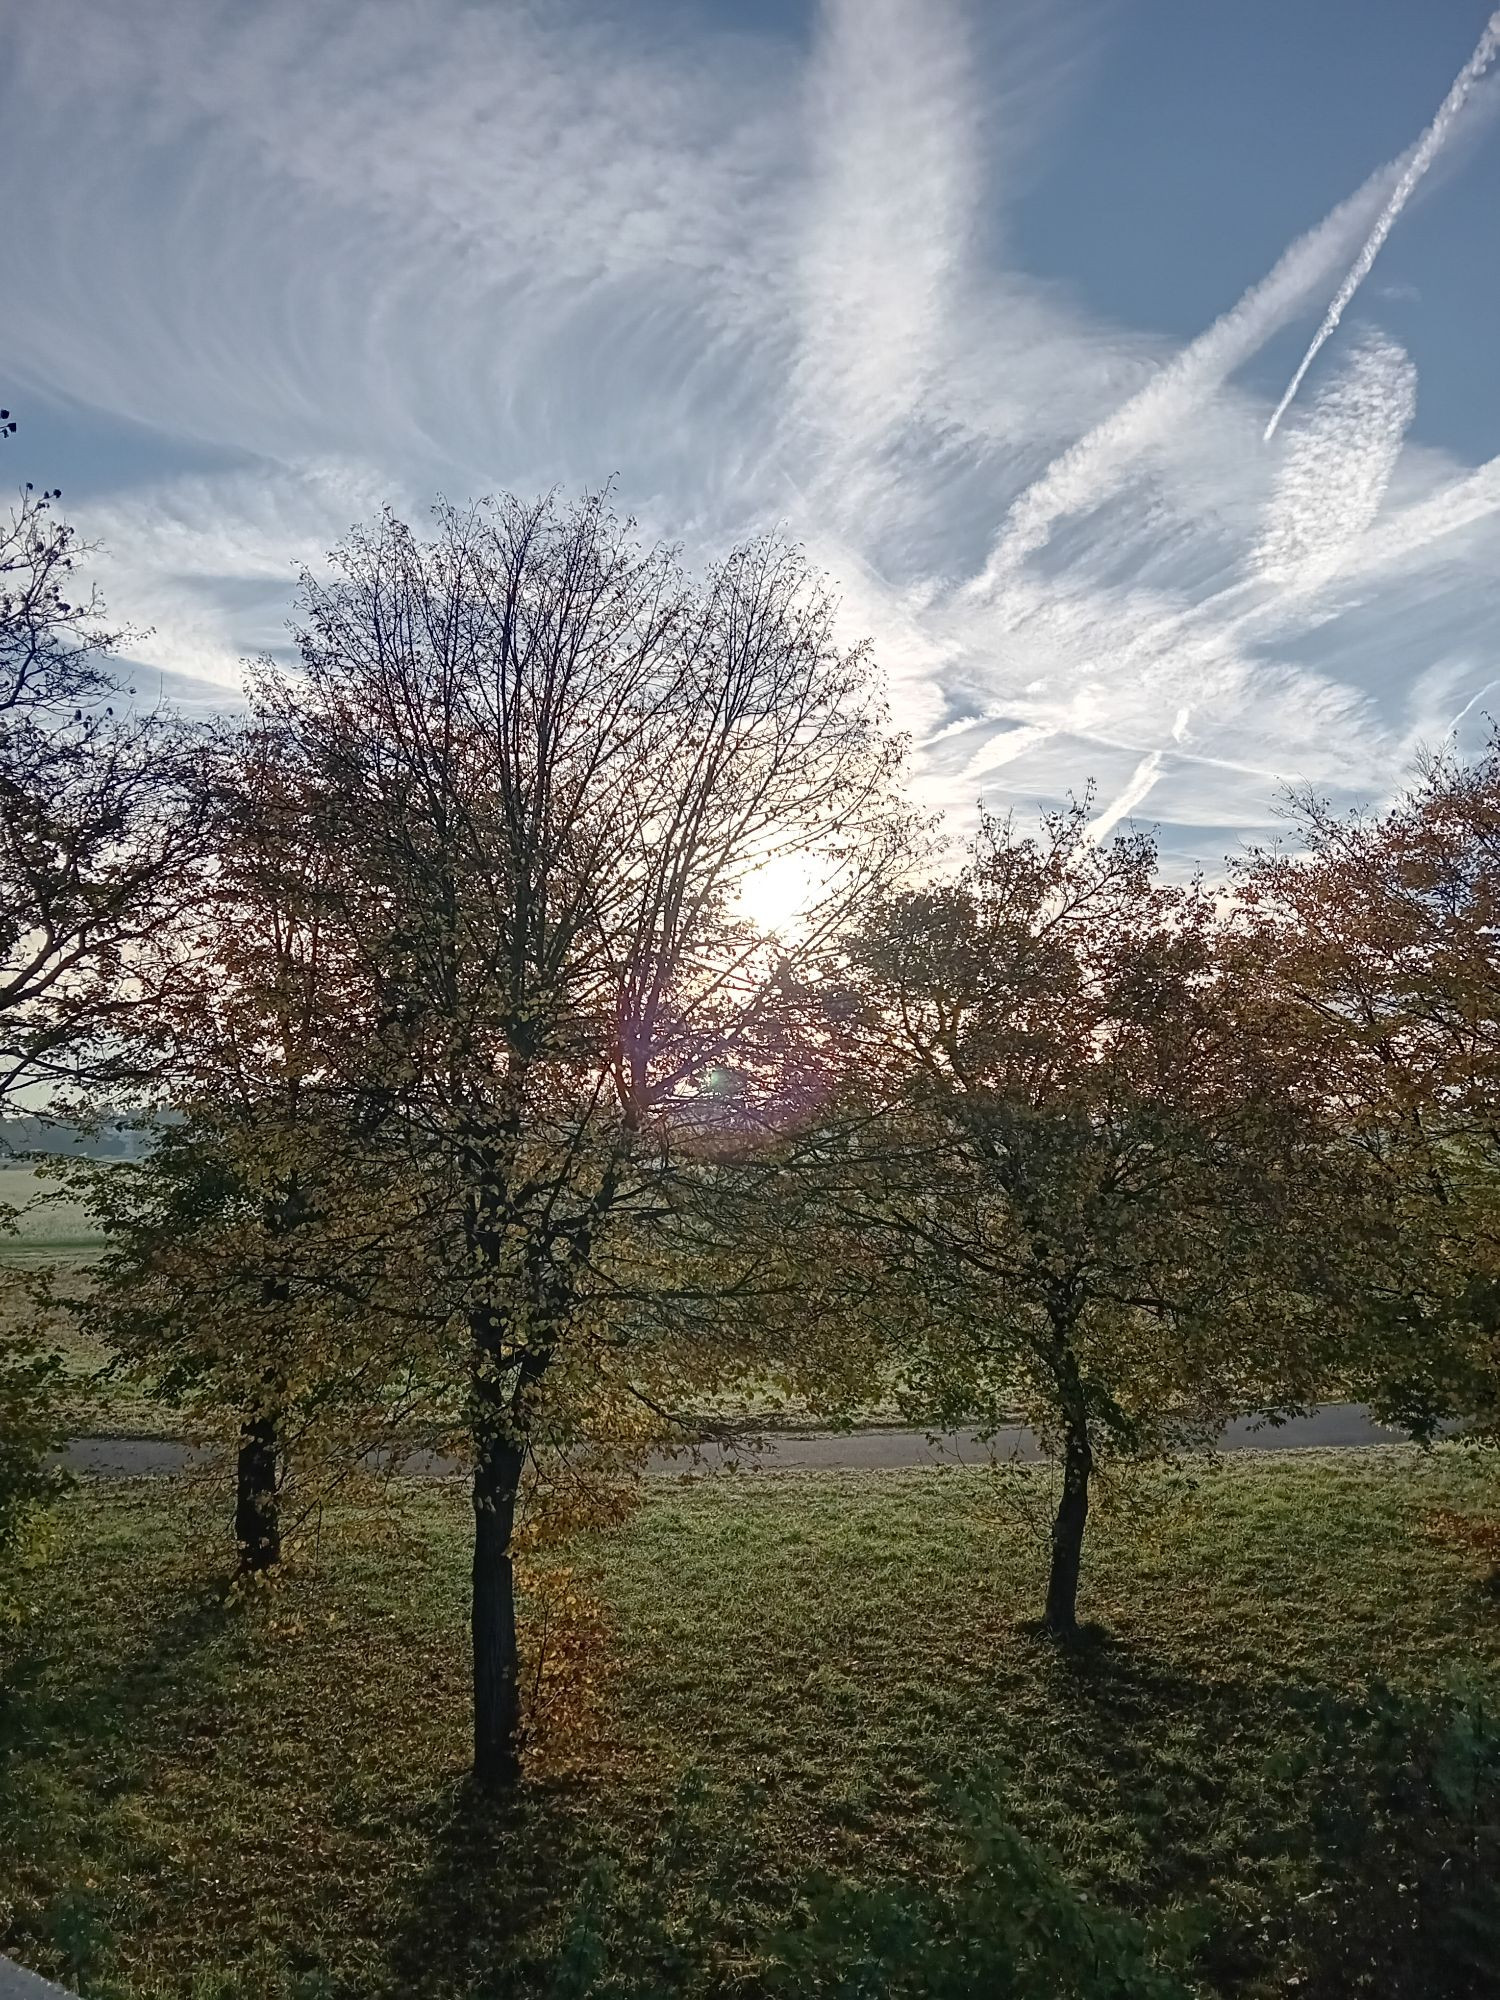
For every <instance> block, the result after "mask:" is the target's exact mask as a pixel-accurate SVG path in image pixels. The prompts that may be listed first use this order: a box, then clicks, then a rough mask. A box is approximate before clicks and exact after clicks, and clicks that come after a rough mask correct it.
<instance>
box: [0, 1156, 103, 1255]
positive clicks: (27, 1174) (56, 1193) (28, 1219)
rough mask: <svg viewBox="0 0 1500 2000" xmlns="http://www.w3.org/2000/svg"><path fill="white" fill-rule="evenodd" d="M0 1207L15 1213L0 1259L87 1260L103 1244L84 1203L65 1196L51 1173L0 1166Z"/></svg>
mask: <svg viewBox="0 0 1500 2000" xmlns="http://www.w3.org/2000/svg"><path fill="white" fill-rule="evenodd" d="M0 1205H3V1206H4V1207H6V1208H10V1209H14V1210H16V1211H17V1214H16V1221H15V1227H14V1229H13V1230H11V1231H8V1232H7V1233H6V1234H5V1235H4V1236H0V1255H4V1256H6V1257H16V1256H21V1257H36V1256H45V1255H60V1254H63V1253H71V1254H72V1255H74V1256H83V1257H86V1256H89V1255H92V1254H93V1253H94V1252H96V1251H97V1250H98V1249H99V1246H100V1245H101V1244H102V1243H103V1241H104V1238H103V1235H102V1234H101V1232H100V1230H99V1227H98V1225H97V1223H96V1222H95V1221H94V1219H93V1217H92V1216H91V1215H90V1214H89V1212H88V1210H87V1209H86V1208H85V1207H84V1205H83V1203H82V1202H80V1201H77V1200H75V1199H74V1198H73V1197H72V1196H71V1195H68V1194H67V1193H65V1192H64V1191H63V1189H62V1188H61V1187H60V1185H59V1183H58V1182H57V1180H56V1179H54V1178H53V1176H52V1174H51V1173H50V1171H43V1172H42V1173H38V1172H37V1170H36V1168H35V1167H23V1166H0Z"/></svg>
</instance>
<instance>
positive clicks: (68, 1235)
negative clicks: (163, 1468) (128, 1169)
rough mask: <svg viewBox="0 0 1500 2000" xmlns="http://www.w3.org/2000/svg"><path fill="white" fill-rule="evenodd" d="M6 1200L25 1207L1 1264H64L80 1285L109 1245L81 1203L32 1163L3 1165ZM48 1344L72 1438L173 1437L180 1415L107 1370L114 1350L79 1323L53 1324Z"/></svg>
mask: <svg viewBox="0 0 1500 2000" xmlns="http://www.w3.org/2000/svg"><path fill="white" fill-rule="evenodd" d="M0 1203H3V1204H5V1205H6V1206H7V1207H9V1208H14V1209H16V1210H18V1211H20V1212H19V1214H18V1216H17V1219H16V1226H15V1228H14V1230H9V1231H6V1232H4V1233H3V1234H0V1267H4V1266H5V1265H9V1266H11V1267H12V1268H15V1267H18V1266H19V1267H21V1268H23V1269H34V1268H35V1267H36V1266H38V1265H41V1264H53V1265H56V1266H58V1267H59V1268H60V1269H61V1270H62V1271H63V1272H64V1273H66V1274H67V1277H68V1279H69V1281H70V1283H72V1284H74V1285H76V1284H77V1281H78V1279H79V1277H80V1276H81V1275H82V1274H83V1273H85V1272H87V1270H88V1267H89V1264H90V1263H91V1262H92V1260H93V1259H94V1258H95V1257H96V1256H97V1255H98V1253H99V1250H100V1249H101V1247H102V1245H103V1243H104V1236H103V1233H102V1232H101V1231H100V1229H99V1227H98V1225H97V1224H96V1223H95V1222H94V1219H93V1217H92V1216H91V1215H90V1214H89V1212H88V1210H87V1209H86V1208H85V1207H84V1205H83V1203H82V1202H80V1201H76V1200H74V1199H73V1198H72V1197H70V1196H68V1195H65V1194H64V1193H62V1191H61V1189H60V1187H59V1184H58V1182H57V1181H56V1180H54V1179H53V1178H51V1176H50V1175H48V1174H46V1173H38V1172H37V1170H36V1169H35V1168H34V1167H26V1166H0ZM49 1340H50V1344H51V1345H52V1346H53V1347H54V1349H55V1350H56V1351H57V1352H58V1353H59V1354H60V1355H61V1356H62V1360H63V1366H64V1369H65V1372H66V1388H65V1392H64V1399H63V1407H64V1416H65V1421H66V1427H67V1431H68V1435H69V1436H70V1437H175V1436H177V1435H178V1434H179V1433H180V1431H181V1428H182V1420H181V1418H180V1416H179V1414H178V1413H177V1412H176V1411H175V1410H172V1409H170V1408H168V1407H166V1406H165V1405H164V1404H161V1403H157V1402H155V1401H153V1400H152V1398H150V1397H149V1396H146V1395H144V1394H142V1392H141V1391H140V1390H139V1389H137V1388H136V1387H134V1386H133V1385H132V1384H129V1383H126V1382H121V1381H119V1380H118V1379H116V1378H115V1377H114V1376H111V1375H107V1374H105V1373H104V1370H105V1369H106V1368H107V1365H108V1362H109V1356H108V1355H107V1354H106V1353H105V1352H104V1351H103V1349H101V1348H100V1347H99V1346H98V1345H97V1343H96V1342H94V1341H91V1340H89V1339H87V1338H86V1337H85V1336H84V1335H83V1334H82V1333H80V1332H79V1331H78V1329H77V1328H76V1327H73V1326H69V1325H67V1324H63V1325H60V1326H57V1327H54V1328H53V1330H52V1332H51V1334H50V1335H49Z"/></svg>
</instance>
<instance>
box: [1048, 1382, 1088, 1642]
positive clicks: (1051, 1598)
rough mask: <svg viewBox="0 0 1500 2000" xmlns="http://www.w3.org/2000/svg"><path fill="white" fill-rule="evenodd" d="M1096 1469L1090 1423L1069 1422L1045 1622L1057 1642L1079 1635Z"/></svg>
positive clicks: (1066, 1431) (1065, 1441)
mask: <svg viewBox="0 0 1500 2000" xmlns="http://www.w3.org/2000/svg"><path fill="white" fill-rule="evenodd" d="M1093 1469H1094V1454H1093V1451H1092V1450H1091V1448H1090V1446H1089V1430H1088V1419H1087V1417H1085V1416H1079V1417H1075V1418H1070V1419H1069V1421H1068V1423H1067V1426H1066V1428H1065V1430H1064V1448H1063V1490H1062V1498H1061V1500H1060V1501H1059V1502H1058V1506H1057V1513H1056V1516H1055V1517H1054V1519H1053V1522H1052V1571H1051V1574H1050V1576H1049V1577H1048V1579H1047V1610H1046V1615H1045V1617H1044V1618H1043V1620H1042V1623H1043V1626H1044V1627H1045V1629H1046V1630H1047V1631H1048V1632H1049V1633H1051V1635H1052V1637H1053V1638H1055V1639H1071V1638H1073V1637H1075V1635H1076V1634H1077V1631H1078V1573H1079V1570H1080V1568H1081V1567H1082V1564H1083V1531H1084V1529H1085V1527H1086V1526H1087V1525H1088V1518H1089V1475H1090V1473H1091V1472H1092V1471H1093Z"/></svg>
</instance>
